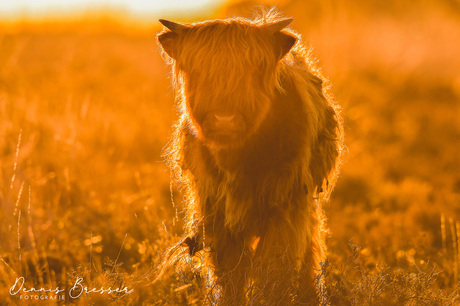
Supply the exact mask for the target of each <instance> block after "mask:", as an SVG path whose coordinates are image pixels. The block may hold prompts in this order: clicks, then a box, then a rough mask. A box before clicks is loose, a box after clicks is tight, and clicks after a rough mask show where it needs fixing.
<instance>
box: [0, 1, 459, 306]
mask: <svg viewBox="0 0 460 306" xmlns="http://www.w3.org/2000/svg"><path fill="white" fill-rule="evenodd" d="M250 4H251V3H250ZM280 8H281V10H282V11H284V12H285V13H286V14H287V15H289V16H293V17H294V19H295V21H294V23H293V24H292V26H293V27H294V28H296V29H297V30H298V31H299V32H301V33H303V34H304V39H306V40H307V41H309V42H311V43H312V45H313V46H314V47H315V53H316V55H317V57H318V58H319V59H320V65H321V66H322V67H323V68H324V72H325V74H326V75H329V76H330V79H331V81H332V84H333V91H334V93H335V96H336V98H337V100H338V101H339V103H340V104H341V105H342V106H343V116H344V121H345V128H346V134H347V138H346V144H347V147H348V153H347V158H346V161H345V164H344V166H343V173H342V176H341V178H340V179H339V182H338V185H337V188H336V190H335V191H334V193H333V196H332V199H331V202H330V204H329V205H328V206H327V207H326V214H327V216H328V218H329V222H328V224H329V227H330V229H331V235H330V237H329V240H328V245H329V258H330V264H329V266H328V267H327V268H326V269H325V277H326V284H327V285H328V288H329V289H328V290H329V292H328V293H327V294H325V295H324V297H323V298H324V300H325V301H329V302H331V303H332V304H333V305H350V304H352V305H371V304H372V305H389V304H401V305H416V304H417V305H419V304H425V305H431V304H434V303H435V302H436V303H438V304H439V305H454V304H455V303H459V292H458V287H457V286H458V272H459V256H460V248H459V240H460V225H459V224H460V223H459V222H460V208H459V207H460V206H459V203H460V176H459V173H460V164H459V162H458V160H460V156H459V153H458V141H459V139H460V138H459V136H460V132H459V131H460V121H459V120H458V117H459V115H460V103H459V102H460V74H459V69H458V67H460V57H458V54H460V42H459V41H458V39H456V37H460V33H459V32H460V13H459V10H458V7H456V6H455V4H453V3H450V2H447V1H446V2H438V3H434V2H430V1H422V2H420V3H419V4H410V5H409V4H408V3H405V2H397V1H395V2H394V3H393V2H388V3H387V4H386V6H381V5H378V4H377V2H375V3H374V2H369V3H368V2H365V3H364V2H363V3H359V5H357V4H355V5H350V4H348V3H347V2H345V1H341V2H338V3H335V4H332V2H327V1H326V2H321V4H319V3H318V4H313V3H310V4H309V3H307V2H305V3H304V2H301V1H297V2H296V1H284V2H282V4H281V7H280ZM246 9H247V5H246V4H244V3H239V4H231V5H227V6H226V7H225V8H223V9H222V10H221V11H220V12H219V13H218V15H220V16H223V15H227V14H232V13H234V12H238V13H240V12H242V11H245V10H246ZM210 17H213V16H210ZM159 29H160V28H159V25H157V24H156V23H152V24H139V23H136V22H131V21H129V20H127V19H121V20H118V19H117V18H108V17H104V18H95V17H91V18H86V19H74V20H70V21H69V20H68V21H65V20H64V21H62V20H61V21H52V22H51V21H50V20H48V21H46V20H45V21H41V22H39V21H22V22H3V23H2V24H1V25H0V204H1V207H2V209H1V211H0V235H1V237H0V301H1V302H2V303H3V302H6V303H14V302H16V301H18V299H19V298H18V296H17V295H16V296H12V295H10V293H9V292H8V291H9V289H10V287H11V286H12V285H13V284H14V282H15V280H16V278H17V277H20V276H24V277H25V279H26V284H27V286H29V287H30V286H35V287H40V286H42V287H45V288H55V287H56V286H61V287H65V288H66V289H67V291H68V289H69V288H71V286H72V285H73V284H74V283H75V280H76V279H77V277H83V278H84V283H85V285H87V286H88V287H91V288H94V287H97V288H100V287H101V286H103V287H109V286H112V287H121V286H128V287H129V288H132V289H134V291H133V292H132V293H131V294H129V295H127V296H123V295H122V294H116V293H112V294H110V295H109V294H103V295H100V294H94V293H92V294H86V295H82V296H81V297H80V298H79V299H76V300H72V301H73V302H78V303H81V304H85V303H95V304H98V303H99V304H104V303H108V302H114V301H115V299H117V298H119V302H120V303H122V304H129V303H131V304H140V303H146V304H148V303H151V304H154V303H159V304H162V303H165V304H201V303H202V302H203V301H204V300H205V298H206V297H205V294H204V291H205V290H204V287H205V284H204V281H203V278H202V277H200V276H198V274H197V273H196V269H195V267H194V266H193V265H185V266H182V267H179V266H177V267H175V268H174V267H172V268H170V269H168V270H166V271H164V274H161V273H160V272H161V268H162V256H163V254H164V252H165V251H166V250H167V248H168V247H170V246H172V245H174V243H176V242H177V241H179V237H180V235H181V224H180V222H177V224H175V223H173V218H174V216H175V214H176V212H175V209H174V207H173V205H172V203H171V195H170V190H169V172H168V170H167V169H166V167H165V165H164V164H163V162H162V157H161V150H162V148H163V147H164V146H165V145H166V143H167V141H168V137H169V136H168V135H169V133H170V132H171V125H172V123H173V121H174V119H175V113H174V109H173V94H172V88H171V86H170V85H169V80H168V78H167V77H168V70H167V67H165V65H164V63H163V61H162V59H161V58H160V56H159V54H158V52H157V46H156V43H155V37H154V34H155V33H156V32H157V31H159ZM174 198H175V202H176V204H177V205H178V207H179V212H178V214H179V218H180V217H181V212H180V199H181V196H180V195H178V194H174ZM350 240H353V241H354V243H352V246H353V245H354V244H358V245H359V246H360V247H359V248H358V247H355V246H353V247H352V248H351V249H350V247H349V241H350ZM183 259H184V261H185V262H187V261H189V262H190V261H191V260H190V259H188V258H187V256H186V255H184V256H183ZM356 267H358V268H356ZM158 276H161V277H160V278H159V279H158V280H157V281H154V280H155V279H156V278H157V277H158ZM456 288H457V289H456ZM440 289H443V290H444V291H440ZM366 294H367V295H366ZM67 300H69V297H67ZM69 301H70V300H69Z"/></svg>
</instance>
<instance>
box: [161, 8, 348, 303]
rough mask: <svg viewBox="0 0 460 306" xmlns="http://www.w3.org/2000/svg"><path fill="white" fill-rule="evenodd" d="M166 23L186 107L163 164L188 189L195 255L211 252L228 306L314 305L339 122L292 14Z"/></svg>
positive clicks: (167, 45)
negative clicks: (252, 305) (254, 305)
mask: <svg viewBox="0 0 460 306" xmlns="http://www.w3.org/2000/svg"><path fill="white" fill-rule="evenodd" d="M160 22H161V23H162V24H163V25H164V26H165V27H166V29H165V30H164V31H163V32H162V33H160V34H159V35H158V41H159V44H160V45H161V47H162V49H163V50H164V52H165V53H166V54H167V56H166V55H165V59H166V60H167V61H169V63H171V64H172V69H173V77H174V82H173V83H174V85H175V89H176V92H177V95H176V97H177V100H178V101H177V102H178V109H179V112H180V119H179V121H178V123H177V125H176V130H175V133H174V135H173V138H172V141H171V143H170V145H169V147H168V148H167V161H168V164H169V166H170V167H171V169H172V171H173V173H174V177H175V179H176V181H178V182H179V183H180V184H181V185H182V186H184V188H185V190H186V193H187V196H186V205H185V211H186V212H187V220H186V221H187V233H186V237H188V238H186V239H185V240H184V244H186V245H187V246H188V247H189V253H190V255H194V254H195V253H196V252H199V251H200V250H205V251H206V252H207V254H208V257H209V262H210V266H212V267H213V270H214V275H215V283H216V284H217V285H218V287H219V288H220V289H219V299H220V302H221V303H223V304H229V305H242V304H245V303H248V302H251V303H262V304H290V303H293V302H305V303H314V301H315V299H316V298H315V296H316V295H317V294H316V289H315V281H314V278H315V273H317V272H318V271H319V270H320V263H321V262H322V261H323V260H325V255H326V245H325V233H326V228H325V218H324V215H323V211H322V203H323V202H324V201H325V200H326V199H327V198H328V196H329V194H330V191H331V190H332V188H333V185H334V183H335V180H336V176H337V168H338V160H339V155H340V152H341V143H342V129H341V123H340V118H339V112H338V107H337V106H336V105H335V104H334V103H333V101H332V99H331V97H330V95H329V94H328V93H327V91H326V89H325V88H324V86H323V77H322V76H321V74H320V71H319V70H318V69H317V68H316V67H315V63H314V61H313V60H312V59H311V55H310V54H309V52H307V51H306V50H305V49H304V46H303V45H302V43H301V41H300V36H299V35H298V34H297V33H295V32H294V31H293V30H292V29H289V28H286V27H287V26H288V25H289V24H290V23H291V22H292V19H291V18H280V17H279V16H278V15H277V13H275V12H274V11H273V10H272V11H270V12H268V13H265V14H263V16H261V17H258V18H255V19H254V20H247V19H243V18H230V19H225V20H212V21H206V22H201V23H195V24H178V23H174V22H171V21H167V20H160ZM248 299H249V300H248Z"/></svg>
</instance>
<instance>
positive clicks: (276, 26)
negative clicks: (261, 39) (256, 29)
mask: <svg viewBox="0 0 460 306" xmlns="http://www.w3.org/2000/svg"><path fill="white" fill-rule="evenodd" d="M293 20H294V19H293V18H284V19H281V20H278V21H275V22H273V23H269V24H267V25H265V26H264V28H265V30H266V31H268V32H269V33H272V34H275V33H276V32H279V31H281V30H282V29H284V28H285V27H287V26H288V25H289V24H290V23H291V22H292V21H293Z"/></svg>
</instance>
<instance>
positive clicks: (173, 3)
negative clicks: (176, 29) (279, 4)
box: [0, 0, 223, 18]
mask: <svg viewBox="0 0 460 306" xmlns="http://www.w3.org/2000/svg"><path fill="white" fill-rule="evenodd" d="M222 2H223V0H194V1H190V0H169V1H164V0H153V1H146V0H131V1H130V0H91V1H90V0H66V1H60V0H14V1H11V0H0V17H10V18H11V17H15V16H31V17H35V16H44V15H47V14H49V13H52V14H55V13H64V14H68V13H73V12H75V11H76V12H79V11H83V12H84V11H87V10H91V9H114V10H121V11H126V12H128V13H132V14H134V15H139V16H159V15H172V14H174V15H176V14H177V15H184V14H193V13H197V12H206V11H212V10H213V9H215V8H216V7H218V6H219V5H220V4H221V3H222Z"/></svg>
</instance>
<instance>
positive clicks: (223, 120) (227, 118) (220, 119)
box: [214, 115, 235, 123]
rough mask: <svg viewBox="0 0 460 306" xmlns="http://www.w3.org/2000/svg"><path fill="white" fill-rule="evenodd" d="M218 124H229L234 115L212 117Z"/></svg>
mask: <svg viewBox="0 0 460 306" xmlns="http://www.w3.org/2000/svg"><path fill="white" fill-rule="evenodd" d="M214 117H215V118H216V119H217V122H218V123H231V122H232V121H233V119H234V118H235V115H214Z"/></svg>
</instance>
